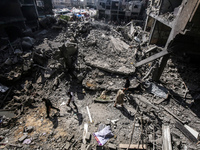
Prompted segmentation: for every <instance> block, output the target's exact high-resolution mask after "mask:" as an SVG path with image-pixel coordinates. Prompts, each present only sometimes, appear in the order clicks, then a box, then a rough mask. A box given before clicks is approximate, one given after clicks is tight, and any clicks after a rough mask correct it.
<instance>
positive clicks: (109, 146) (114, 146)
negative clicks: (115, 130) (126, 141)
mask: <svg viewBox="0 0 200 150" xmlns="http://www.w3.org/2000/svg"><path fill="white" fill-rule="evenodd" d="M108 148H109V149H110V150H116V148H117V146H116V145H115V144H112V143H108Z"/></svg>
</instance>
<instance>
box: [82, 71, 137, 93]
mask: <svg viewBox="0 0 200 150" xmlns="http://www.w3.org/2000/svg"><path fill="white" fill-rule="evenodd" d="M123 78H124V76H119V75H115V76H113V75H112V76H111V75H110V74H109V73H106V72H102V71H100V70H98V69H96V70H93V71H91V72H89V73H88V74H87V75H86V77H85V78H84V79H83V82H82V85H83V86H84V87H86V88H87V89H91V90H105V89H106V90H107V91H117V90H119V89H123V88H124V85H125V79H123ZM139 84H140V83H139V82H138V80H137V79H136V78H131V79H130V87H129V89H134V88H137V87H138V86H139Z"/></svg>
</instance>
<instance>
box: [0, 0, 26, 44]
mask: <svg viewBox="0 0 200 150" xmlns="http://www.w3.org/2000/svg"><path fill="white" fill-rule="evenodd" d="M24 21H25V18H24V16H23V13H22V11H21V6H20V3H19V1H16V0H10V1H7V0H1V1H0V36H1V37H7V36H8V37H9V38H10V39H11V40H12V39H15V38H16V37H18V36H20V34H21V32H22V29H24V28H25V22H24ZM1 42H2V41H1Z"/></svg>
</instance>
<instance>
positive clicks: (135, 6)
mask: <svg viewBox="0 0 200 150" xmlns="http://www.w3.org/2000/svg"><path fill="white" fill-rule="evenodd" d="M146 4H147V1H145V0H144V1H141V0H133V1H122V0H99V1H98V3H97V9H98V10H99V18H105V19H106V20H117V21H119V20H126V21H129V20H131V19H139V18H140V19H141V18H142V17H141V16H142V15H143V13H144V10H145V6H146Z"/></svg>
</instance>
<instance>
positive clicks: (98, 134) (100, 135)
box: [93, 126, 114, 146]
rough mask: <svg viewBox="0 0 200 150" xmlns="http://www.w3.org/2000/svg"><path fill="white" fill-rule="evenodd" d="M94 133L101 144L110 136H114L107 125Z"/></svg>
mask: <svg viewBox="0 0 200 150" xmlns="http://www.w3.org/2000/svg"><path fill="white" fill-rule="evenodd" d="M93 135H94V137H95V139H96V141H97V143H98V145H100V146H102V145H104V144H105V143H106V142H107V141H108V140H109V139H110V138H112V137H113V136H114V135H113V133H112V131H111V129H110V126H106V127H105V128H103V129H102V130H101V131H99V132H96V133H94V134H93Z"/></svg>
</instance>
